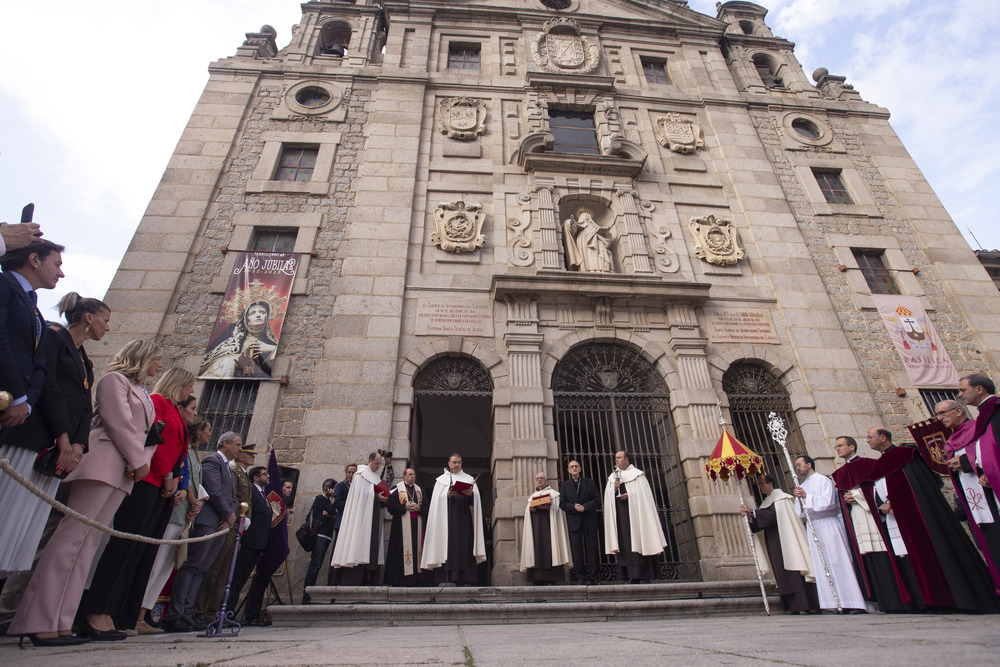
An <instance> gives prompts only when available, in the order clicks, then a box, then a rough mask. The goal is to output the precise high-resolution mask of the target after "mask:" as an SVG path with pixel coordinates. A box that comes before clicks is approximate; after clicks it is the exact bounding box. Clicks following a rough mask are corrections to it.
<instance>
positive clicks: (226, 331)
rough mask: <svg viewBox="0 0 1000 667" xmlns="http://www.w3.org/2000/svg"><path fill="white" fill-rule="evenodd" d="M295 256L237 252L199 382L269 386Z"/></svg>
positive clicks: (294, 264)
mask: <svg viewBox="0 0 1000 667" xmlns="http://www.w3.org/2000/svg"><path fill="white" fill-rule="evenodd" d="M298 264H299V255H298V253H292V252H256V251H244V252H240V253H239V254H238V255H237V257H236V262H235V264H234V265H233V273H232V275H231V276H230V277H229V286H228V287H227V288H226V295H225V297H224V298H223V300H222V305H221V306H220V307H219V314H218V316H217V317H216V318H215V328H213V329H212V337H211V342H210V343H209V345H208V349H207V350H206V351H205V359H204V360H203V361H202V363H201V369H200V370H199V371H198V378H199V379H204V380H220V379H222V380H233V379H237V380H239V379H248V380H249V379H252V380H270V379H272V378H271V366H272V363H273V362H274V356H275V353H276V352H277V350H278V339H279V337H280V336H281V327H282V325H283V324H284V322H285V312H286V309H287V307H288V298H289V296H290V295H291V293H292V283H293V282H295V271H296V269H297V268H298Z"/></svg>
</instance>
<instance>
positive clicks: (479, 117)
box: [438, 97, 486, 141]
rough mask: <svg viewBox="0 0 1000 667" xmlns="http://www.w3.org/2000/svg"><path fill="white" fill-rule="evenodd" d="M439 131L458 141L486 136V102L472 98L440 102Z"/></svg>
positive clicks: (454, 98) (450, 99)
mask: <svg viewBox="0 0 1000 667" xmlns="http://www.w3.org/2000/svg"><path fill="white" fill-rule="evenodd" d="M438 129H439V130H440V131H441V134H446V135H448V137H449V138H450V139H457V140H458V141H472V140H473V139H475V138H476V137H480V136H482V135H484V134H486V102H484V101H483V100H474V99H472V98H470V97H446V98H444V99H443V100H441V101H440V102H438Z"/></svg>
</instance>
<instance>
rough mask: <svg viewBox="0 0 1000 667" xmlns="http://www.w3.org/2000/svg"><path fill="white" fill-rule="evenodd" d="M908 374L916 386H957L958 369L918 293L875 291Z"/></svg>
mask: <svg viewBox="0 0 1000 667" xmlns="http://www.w3.org/2000/svg"><path fill="white" fill-rule="evenodd" d="M872 299H874V301H875V307H876V308H878V312H879V315H881V316H882V323H883V324H885V328H886V331H888V332H889V337H890V338H892V342H893V344H894V345H895V346H896V352H897V353H898V354H899V358H900V360H902V362H903V368H905V369H906V374H907V375H908V376H909V377H910V382H912V383H913V384H914V385H915V386H917V387H956V386H958V371H956V370H955V365H954V364H952V363H951V357H949V356H948V351H947V350H945V349H944V345H942V344H941V338H940V337H939V336H938V335H937V332H936V331H935V330H934V325H933V324H932V323H931V320H930V318H929V317H927V311H925V310H924V307H923V305H922V304H921V303H920V298H919V297H916V296H902V295H899V294H872Z"/></svg>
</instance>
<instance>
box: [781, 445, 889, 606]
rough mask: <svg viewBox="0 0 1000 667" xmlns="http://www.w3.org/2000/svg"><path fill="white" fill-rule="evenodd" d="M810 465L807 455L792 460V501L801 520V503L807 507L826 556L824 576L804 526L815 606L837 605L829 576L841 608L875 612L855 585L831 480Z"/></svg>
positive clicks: (856, 583)
mask: <svg viewBox="0 0 1000 667" xmlns="http://www.w3.org/2000/svg"><path fill="white" fill-rule="evenodd" d="M814 465H815V464H814V463H813V460H812V458H810V457H808V456H800V457H798V458H797V459H795V472H796V473H797V474H798V476H799V479H800V482H799V486H797V487H795V494H794V495H795V497H796V498H798V499H799V500H800V501H801V502H799V503H796V508H797V509H798V512H799V517H800V518H801V519H802V520H803V521H805V518H806V514H805V510H804V509H803V506H804V507H807V508H808V509H809V514H810V516H811V517H812V523H813V527H814V528H815V529H816V538H817V539H818V540H819V543H820V545H821V546H822V547H823V556H824V557H825V558H826V566H827V568H828V569H829V571H830V578H827V576H826V570H824V569H823V559H822V558H820V554H819V549H818V548H817V547H816V540H813V539H812V535H811V534H809V526H808V525H807V526H806V533H807V534H809V552H810V554H811V556H812V561H813V567H815V572H816V591H817V593H818V594H819V606H820V608H821V609H836V608H837V602H836V600H835V599H834V596H833V591H832V590H831V589H830V579H833V585H834V586H835V587H836V590H837V598H839V600H840V606H841V607H842V608H843V609H844V610H846V611H855V612H865V611H875V606H874V605H871V609H869V605H868V603H866V601H865V598H864V595H862V593H861V587H860V586H858V579H857V576H856V575H855V574H854V560H853V558H852V557H851V547H850V545H849V544H848V542H847V532H846V531H845V530H844V520H843V518H842V517H841V514H840V499H839V498H838V496H837V488H836V486H834V484H833V480H832V479H830V478H829V477H827V476H825V475H820V474H819V473H818V472H816V470H815V468H814V467H813V466H814Z"/></svg>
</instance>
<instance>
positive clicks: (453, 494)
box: [420, 454, 486, 586]
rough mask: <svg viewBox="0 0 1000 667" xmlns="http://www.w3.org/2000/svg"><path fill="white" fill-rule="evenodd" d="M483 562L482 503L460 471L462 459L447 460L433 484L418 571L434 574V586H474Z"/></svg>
mask: <svg viewBox="0 0 1000 667" xmlns="http://www.w3.org/2000/svg"><path fill="white" fill-rule="evenodd" d="M485 560H486V537H485V533H484V531H483V503H482V499H481V498H480V497H479V487H478V486H477V485H476V480H475V479H474V478H473V477H472V475H470V474H468V473H467V472H464V471H463V470H462V456H461V455H460V454H452V455H451V456H450V457H448V469H447V470H445V471H444V473H443V474H441V475H439V476H438V478H437V479H436V480H435V481H434V491H433V494H432V495H431V506H430V510H429V511H428V513H427V532H426V533H425V534H424V552H423V554H421V556H420V569H422V570H436V572H434V579H435V582H436V583H438V584H451V585H457V586H467V585H474V584H475V583H476V582H477V581H478V579H479V568H478V566H479V563H482V562H483V561H485Z"/></svg>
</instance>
